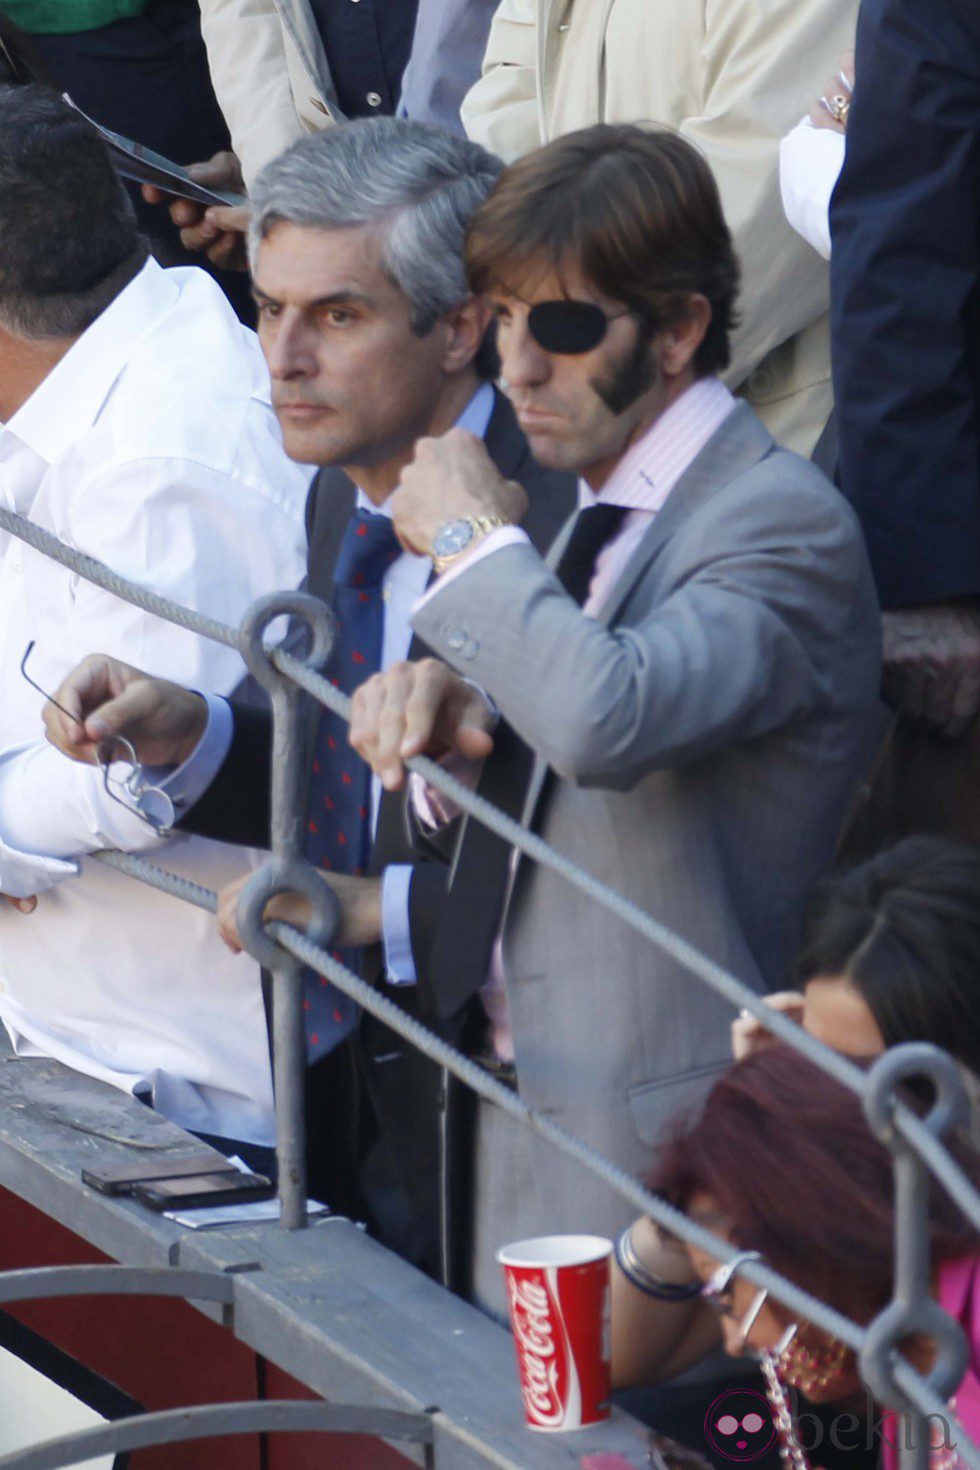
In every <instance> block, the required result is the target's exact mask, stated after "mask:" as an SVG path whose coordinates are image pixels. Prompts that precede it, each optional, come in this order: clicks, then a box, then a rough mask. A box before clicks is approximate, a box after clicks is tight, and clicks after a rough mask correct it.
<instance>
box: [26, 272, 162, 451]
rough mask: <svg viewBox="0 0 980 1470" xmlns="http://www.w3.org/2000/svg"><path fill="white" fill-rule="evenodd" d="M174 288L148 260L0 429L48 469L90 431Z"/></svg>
mask: <svg viewBox="0 0 980 1470" xmlns="http://www.w3.org/2000/svg"><path fill="white" fill-rule="evenodd" d="M178 295H179V287H178V286H177V285H176V283H175V282H174V281H173V279H172V278H171V276H170V275H169V273H168V272H166V271H164V270H163V269H162V268H161V267H160V266H159V265H158V264H157V262H156V261H155V260H153V259H152V258H151V259H149V260H147V262H146V264H145V265H144V266H143V268H142V270H140V272H139V273H138V275H136V276H134V277H133V279H132V280H131V281H130V282H129V284H128V285H127V286H125V287H124V288H123V289H122V291H120V293H119V295H118V296H117V297H116V298H115V300H113V301H111V302H110V303H109V305H108V306H107V307H106V309H105V311H104V312H102V314H101V316H98V317H97V318H96V319H95V321H94V322H93V323H92V325H91V326H90V327H88V328H87V329H86V330H85V331H84V332H83V333H82V335H81V336H80V337H79V339H78V341H77V342H75V343H73V345H72V346H71V347H70V348H69V350H68V351H67V352H66V353H65V355H64V357H63V358H62V359H61V361H60V362H58V363H57V364H56V365H55V367H54V368H52V370H51V372H50V373H48V376H47V377H46V378H45V379H44V381H43V383H41V384H40V385H39V386H38V387H37V388H35V390H34V392H33V393H32V394H31V396H30V398H29V399H28V400H27V402H26V403H25V404H23V405H22V406H21V407H20V408H19V409H18V410H17V412H16V413H15V414H14V416H13V418H12V419H10V420H9V421H8V422H7V424H6V425H5V426H4V427H3V428H2V429H0V439H2V438H5V437H6V436H7V435H8V434H9V435H13V436H14V437H15V438H16V439H17V440H19V442H20V443H21V444H24V445H26V446H27V448H29V449H31V450H32V451H33V452H34V454H36V455H37V456H39V458H41V459H42V460H44V462H45V463H46V464H48V465H52V464H55V463H57V461H58V460H59V459H61V458H62V456H63V455H65V454H67V452H68V450H69V449H70V448H71V447H72V445H73V444H74V443H75V441H76V440H77V439H79V438H80V437H81V435H82V434H84V433H85V431H86V430H87V429H90V428H91V427H92V425H93V424H94V423H95V421H96V419H97V418H98V416H99V413H100V412H101V410H102V407H103V405H104V404H105V402H106V399H107V398H108V397H109V394H110V393H111V391H112V388H113V386H114V384H115V382H116V380H117V378H118V377H119V375H120V373H121V372H122V370H123V368H124V367H125V366H126V362H127V360H128V358H129V356H130V353H131V352H132V349H133V347H134V345H135V343H136V341H137V340H138V339H139V338H140V337H141V336H142V335H143V333H144V332H145V331H146V329H147V328H148V327H149V326H151V325H152V323H153V322H154V321H155V319H156V318H157V317H158V316H159V315H160V313H161V311H162V310H163V309H164V308H165V307H168V306H170V305H172V303H173V302H174V301H176V300H177V297H178Z"/></svg>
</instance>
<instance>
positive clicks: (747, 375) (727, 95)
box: [463, 0, 857, 455]
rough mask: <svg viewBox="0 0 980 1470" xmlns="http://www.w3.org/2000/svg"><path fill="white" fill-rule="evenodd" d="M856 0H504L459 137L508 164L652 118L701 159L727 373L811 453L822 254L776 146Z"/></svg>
mask: <svg viewBox="0 0 980 1470" xmlns="http://www.w3.org/2000/svg"><path fill="white" fill-rule="evenodd" d="M856 19H857V0H502V4H501V5H500V7H499V9H498V10H497V13H496V15H495V17H494V21H493V26H492V29H491V32H490V41H489V46H488V48H487V54H486V58H485V60H484V64H483V77H482V79H481V80H480V81H479V82H477V84H476V85H475V87H473V89H472V90H471V91H470V93H469V95H468V96H467V98H466V101H465V103H464V106H463V121H464V123H465V126H466V130H467V132H468V133H469V134H470V136H471V137H473V138H475V139H477V140H478V141H479V142H481V143H483V144H485V145H486V146H487V147H488V148H491V149H493V151H494V152H496V153H499V154H500V155H501V156H502V157H503V158H505V159H506V160H507V161H508V162H509V161H512V160H513V159H515V158H517V157H519V156H520V155H521V154H523V153H527V152H529V151H530V150H531V149H532V148H534V147H536V146H537V145H538V144H539V143H541V142H545V141H548V140H549V139H551V138H555V137H557V136H559V135H560V134H562V133H567V132H571V131H572V130H574V129H575V128H581V127H586V126H589V125H590V124H592V123H595V122H643V121H649V122H651V123H658V124H661V125H664V126H668V127H672V128H676V129H678V130H679V131H680V132H681V133H683V134H684V136H685V137H687V138H689V139H690V140H691V142H693V143H695V144H697V146H698V147H699V148H700V149H701V150H702V152H703V153H704V154H705V155H706V157H707V158H708V161H709V162H710V163H711V166H712V168H713V169H714V173H715V177H716V179H717V180H718V185H719V188H720V190H721V197H722V202H723V204H724V208H725V214H726V217H727V219H728V223H729V225H730V226H731V229H732V233H733V235H734V237H735V243H736V246H737V249H738V253H739V258H740V260H741V264H742V294H741V303H740V315H741V326H740V327H739V329H738V331H737V332H736V334H735V342H734V356H733V362H732V367H731V370H730V371H729V373H728V375H727V379H728V382H729V384H730V386H732V387H734V388H736V389H738V390H739V391H740V392H741V393H743V394H744V396H745V397H746V398H747V399H748V401H749V402H750V403H751V404H752V406H753V407H754V408H755V410H756V412H757V413H758V414H759V416H760V417H761V418H762V420H763V421H764V423H765V424H766V427H767V428H768V429H769V430H770V432H771V433H772V434H773V435H774V437H775V438H776V439H777V440H778V441H779V442H780V443H782V444H785V445H786V446H787V447H788V448H790V449H795V450H796V451H797V452H798V453H801V454H807V455H808V454H810V453H811V452H812V450H813V447H814V445H815V443H816V441H817V439H818V438H819V436H820V433H821V431H822V429H823V427H824V425H825V423H826V421H827V418H828V416H829V414H830V410H831V406H832V395H831V386H830V332H829V323H828V319H827V307H828V300H829V278H828V268H827V265H826V263H825V262H824V261H823V260H821V259H820V257H819V256H818V255H817V253H816V251H815V250H813V249H812V248H811V247H810V246H809V245H807V244H806V243H805V241H803V240H802V239H801V238H800V236H799V235H797V234H796V232H795V231H794V230H793V229H791V227H790V226H789V224H788V223H787V221H786V218H785V216H784V214H783V210H782V205H781V202H780V194H779V180H778V155H779V140H780V138H781V137H782V136H783V134H784V133H787V132H788V131H789V129H790V128H791V127H793V126H794V124H795V123H797V122H798V121H799V119H800V117H801V116H802V115H803V113H804V112H806V111H807V109H808V108H809V106H810V104H811V102H812V100H813V98H814V96H815V95H816V94H817V92H818V91H819V89H820V87H821V86H822V85H824V83H825V81H826V79H827V77H828V76H831V75H833V74H834V72H835V71H836V70H837V67H838V65H839V58H840V55H841V53H842V52H843V51H846V50H847V49H848V48H849V47H851V46H852V45H853V39H854V28H855V23H856Z"/></svg>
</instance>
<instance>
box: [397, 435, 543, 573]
mask: <svg viewBox="0 0 980 1470" xmlns="http://www.w3.org/2000/svg"><path fill="white" fill-rule="evenodd" d="M526 510H527V495H526V494H525V492H524V489H523V488H522V486H520V485H518V484H517V482H516V481H514V480H505V479H504V477H503V475H502V474H501V473H500V471H499V470H498V469H497V467H496V465H495V464H494V462H493V460H492V459H491V458H490V456H489V454H488V453H487V450H486V445H485V444H484V443H483V440H482V439H478V438H477V437H476V435H475V434H470V433H469V432H468V431H467V430H466V429H450V431H449V433H448V434H443V435H442V436H441V437H440V438H438V439H420V440H419V441H418V443H417V444H416V446H415V458H414V459H413V460H412V462H411V464H410V465H408V466H407V467H406V468H405V469H404V470H403V471H402V477H401V481H400V483H399V486H398V489H397V490H396V491H395V493H394V494H393V495H392V497H391V518H392V521H393V522H394V527H395V531H396V532H397V534H398V539H399V541H401V543H402V545H403V546H405V547H407V549H408V550H409V551H414V552H417V553H418V554H420V555H428V554H429V552H430V551H431V550H432V539H433V537H434V536H435V534H436V532H437V531H438V530H439V528H440V526H444V525H445V524H446V522H447V521H455V520H459V519H462V518H463V517H464V516H470V517H473V518H474V519H475V518H476V517H479V516H499V517H500V519H501V520H504V521H508V522H511V523H513V524H514V525H516V524H517V523H518V521H520V520H521V519H522V518H523V516H524V514H525V512H526Z"/></svg>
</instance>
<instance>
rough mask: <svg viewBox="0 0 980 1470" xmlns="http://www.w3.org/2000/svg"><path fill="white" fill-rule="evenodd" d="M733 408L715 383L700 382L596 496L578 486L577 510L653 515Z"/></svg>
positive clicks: (655, 426) (639, 442)
mask: <svg viewBox="0 0 980 1470" xmlns="http://www.w3.org/2000/svg"><path fill="white" fill-rule="evenodd" d="M734 407H735V399H734V398H733V397H732V395H731V393H730V392H729V391H728V389H727V388H726V387H725V385H724V383H722V382H721V380H720V379H719V378H699V379H698V381H697V382H696V383H692V384H691V386H690V388H687V389H686V390H685V391H684V392H683V393H682V394H681V396H680V397H679V398H678V399H677V400H676V401H675V402H674V403H672V404H671V405H670V407H669V408H668V409H667V410H666V411H665V412H664V413H662V414H661V415H660V417H659V418H658V419H656V420H655V421H654V422H653V423H652V424H651V425H650V427H649V429H647V431H646V433H645V434H644V435H643V436H642V438H640V439H638V440H637V441H636V443H635V444H633V445H631V446H630V448H629V449H628V450H627V451H626V453H625V454H624V456H623V458H622V459H621V460H620V461H619V464H618V465H617V466H616V468H615V469H614V470H613V472H612V474H611V475H610V476H609V479H608V480H607V481H606V483H605V485H603V487H602V490H601V492H600V493H599V495H595V494H594V493H593V491H592V490H590V489H589V487H588V485H586V483H585V481H584V480H581V481H579V504H580V505H581V506H586V505H595V504H596V503H599V504H607V505H623V506H626V508H627V509H628V510H641V511H646V512H647V513H648V514H649V515H655V514H656V512H657V511H658V510H662V509H663V505H664V502H665V501H666V499H667V497H668V495H669V494H670V492H671V490H673V488H674V486H675V485H676V484H677V482H678V480H679V479H680V478H681V476H682V475H683V474H684V472H685V470H687V469H688V467H689V466H690V465H691V464H693V462H694V460H695V459H696V458H697V456H698V455H699V454H700V453H701V450H702V449H703V448H704V446H705V445H706V444H707V442H708V440H709V439H710V438H711V437H712V435H713V434H714V433H716V431H717V430H718V429H719V428H720V427H721V425H722V424H723V423H724V421H725V419H727V417H728V415H729V414H730V413H731V411H732V409H733V408H734Z"/></svg>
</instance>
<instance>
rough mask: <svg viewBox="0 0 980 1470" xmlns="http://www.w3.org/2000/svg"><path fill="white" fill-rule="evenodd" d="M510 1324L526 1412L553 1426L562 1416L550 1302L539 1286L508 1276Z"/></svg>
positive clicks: (563, 1411) (540, 1422) (558, 1368)
mask: <svg viewBox="0 0 980 1470" xmlns="http://www.w3.org/2000/svg"><path fill="white" fill-rule="evenodd" d="M508 1285H509V1288H510V1305H511V1321H512V1323H513V1325H514V1336H515V1338H516V1340H517V1345H518V1348H519V1352H518V1359H519V1361H520V1368H521V1387H522V1390H523V1394H524V1401H525V1404H526V1405H527V1409H528V1412H529V1413H531V1414H533V1416H534V1419H535V1420H536V1421H537V1422H538V1423H539V1424H541V1425H545V1426H548V1427H554V1426H556V1425H559V1424H561V1422H562V1420H563V1418H564V1415H565V1406H564V1404H563V1403H562V1399H561V1392H560V1389H559V1384H558V1380H559V1373H560V1366H559V1363H558V1357H557V1350H556V1345H555V1330H554V1327H553V1325H552V1320H551V1300H550V1298H549V1296H548V1293H547V1291H546V1290H545V1288H544V1287H543V1286H540V1285H537V1284H536V1283H535V1282H533V1281H529V1280H520V1281H518V1280H515V1279H514V1277H513V1276H511V1277H509V1279H508Z"/></svg>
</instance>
